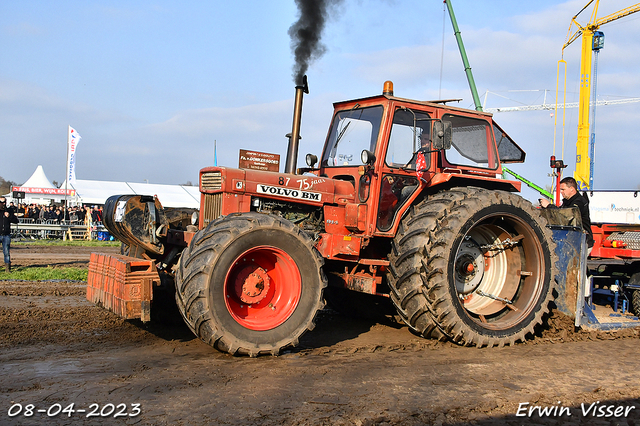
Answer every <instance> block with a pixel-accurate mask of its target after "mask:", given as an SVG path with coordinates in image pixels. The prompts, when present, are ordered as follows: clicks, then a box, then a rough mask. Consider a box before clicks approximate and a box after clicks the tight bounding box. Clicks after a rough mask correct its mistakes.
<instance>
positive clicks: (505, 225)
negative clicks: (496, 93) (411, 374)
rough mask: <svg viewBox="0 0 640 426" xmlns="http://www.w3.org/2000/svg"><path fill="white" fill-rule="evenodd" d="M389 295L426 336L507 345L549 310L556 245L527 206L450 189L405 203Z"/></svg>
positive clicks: (511, 197)
mask: <svg viewBox="0 0 640 426" xmlns="http://www.w3.org/2000/svg"><path fill="white" fill-rule="evenodd" d="M389 258H390V261H391V267H390V272H389V273H388V278H389V283H390V287H391V290H392V291H391V300H392V301H393V302H394V304H395V306H396V309H397V310H398V313H399V314H400V315H401V317H402V318H403V320H404V321H405V322H406V323H407V324H408V325H409V326H410V327H412V328H413V329H414V330H415V331H417V332H418V333H420V334H422V335H423V336H425V337H433V338H437V339H440V340H447V339H448V340H451V341H453V342H455V343H458V344H460V345H465V346H472V345H474V346H479V347H481V346H488V347H491V346H496V345H497V346H503V345H505V344H506V345H512V344H514V343H515V342H517V341H519V340H524V339H525V336H526V335H527V334H529V333H533V331H534V327H535V326H536V325H538V324H540V323H541V322H542V317H543V315H544V314H545V313H547V312H548V311H549V302H550V301H551V299H552V293H553V289H554V279H555V275H556V268H555V265H556V261H557V257H556V254H555V243H554V242H553V240H552V238H551V231H550V230H549V229H548V228H547V227H546V223H545V222H544V219H542V217H541V216H540V215H539V214H538V213H537V212H536V211H535V209H534V208H533V206H532V205H531V203H529V202H528V201H526V200H524V199H523V198H522V197H520V196H518V195H516V194H511V193H508V192H503V191H488V190H484V189H480V188H455V189H452V190H448V191H443V192H441V193H438V194H435V195H433V196H431V197H429V198H427V199H425V201H423V202H422V203H420V204H418V205H416V206H414V207H412V208H411V209H410V211H409V213H408V214H407V216H405V217H404V218H403V220H402V223H401V225H400V229H399V230H398V233H397V234H396V237H395V238H394V240H393V244H392V253H391V254H390V256H389Z"/></svg>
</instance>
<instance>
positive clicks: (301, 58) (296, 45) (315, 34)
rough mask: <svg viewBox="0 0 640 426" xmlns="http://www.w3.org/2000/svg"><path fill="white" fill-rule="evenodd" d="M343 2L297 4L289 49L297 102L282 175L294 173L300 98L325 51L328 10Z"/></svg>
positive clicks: (305, 0)
mask: <svg viewBox="0 0 640 426" xmlns="http://www.w3.org/2000/svg"><path fill="white" fill-rule="evenodd" d="M341 2H342V0H296V5H297V6H298V11H299V12H300V18H298V20H297V21H296V23H295V24H293V25H292V26H291V27H290V28H289V36H290V37H291V49H292V50H293V54H294V56H295V65H294V66H293V81H294V83H295V84H296V98H295V103H294V106H293V128H292V130H291V134H290V135H287V136H289V148H288V149H287V161H286V163H285V166H284V172H285V173H295V169H296V163H297V161H298V139H300V121H301V119H302V94H303V93H309V87H308V86H307V76H306V75H305V73H306V72H307V69H309V64H310V63H311V61H312V60H314V59H318V58H319V57H321V56H322V55H323V54H324V52H325V51H326V50H327V49H326V47H325V46H324V45H323V44H322V43H321V42H320V39H321V37H322V30H323V29H324V25H325V23H326V22H327V17H328V15H329V9H330V8H331V7H333V6H336V5H338V4H339V3H341Z"/></svg>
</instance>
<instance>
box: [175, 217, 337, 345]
mask: <svg viewBox="0 0 640 426" xmlns="http://www.w3.org/2000/svg"><path fill="white" fill-rule="evenodd" d="M322 266H323V259H322V257H321V256H320V254H319V253H318V252H317V250H316V249H315V248H314V246H313V242H312V240H311V239H310V238H309V237H308V236H307V235H306V234H305V233H304V232H302V231H301V230H300V229H299V228H298V227H296V226H295V225H293V224H292V223H291V222H289V221H287V220H285V219H282V218H279V217H277V216H271V215H266V214H260V213H242V214H234V215H229V216H226V217H223V218H220V219H217V220H216V221H214V222H212V223H211V224H210V225H209V226H208V227H207V228H206V229H204V230H201V231H199V232H198V233H197V234H196V235H195V237H194V239H193V240H192V242H191V244H190V245H189V247H188V248H187V249H185V251H184V252H183V254H182V257H181V259H180V262H179V265H178V271H177V273H176V302H177V304H178V308H179V310H180V312H181V313H182V315H183V317H184V319H185V321H186V323H187V325H188V326H189V327H190V328H191V330H192V331H193V332H194V333H195V334H196V335H197V336H198V337H199V338H200V339H202V340H203V341H204V342H205V343H207V344H209V345H211V346H213V347H215V348H217V349H219V350H221V351H223V352H228V353H230V354H243V355H250V356H257V355H260V354H272V355H277V354H278V353H279V352H280V351H281V350H282V349H283V348H285V347H287V346H295V345H297V344H298V339H299V338H300V336H301V335H302V334H303V333H304V332H305V331H307V330H311V329H313V328H314V325H315V324H314V320H315V316H316V314H317V312H318V311H319V310H320V309H322V308H323V306H324V302H323V295H322V293H323V290H324V288H325V287H326V285H327V280H326V277H325V275H324V273H323V270H322Z"/></svg>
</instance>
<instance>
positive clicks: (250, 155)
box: [238, 149, 280, 172]
mask: <svg viewBox="0 0 640 426" xmlns="http://www.w3.org/2000/svg"><path fill="white" fill-rule="evenodd" d="M238 163H239V167H240V168H241V169H253V170H266V171H270V172H278V171H279V170H280V155H279V154H268V153H266V152H258V151H247V150H246V149H241V150H240V160H239V161H238Z"/></svg>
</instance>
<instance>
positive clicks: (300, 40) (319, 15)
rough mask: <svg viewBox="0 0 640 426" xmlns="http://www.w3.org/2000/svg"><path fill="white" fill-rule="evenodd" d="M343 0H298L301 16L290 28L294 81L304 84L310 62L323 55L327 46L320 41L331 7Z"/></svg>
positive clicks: (300, 84) (297, 83) (299, 84)
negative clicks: (293, 57)
mask: <svg viewBox="0 0 640 426" xmlns="http://www.w3.org/2000/svg"><path fill="white" fill-rule="evenodd" d="M340 3H342V0H296V5H297V6H298V11H299V12H300V18H299V19H298V20H297V21H296V23H295V24H293V25H292V26H291V27H290V28H289V36H290V37H291V48H292V49H293V54H294V56H295V61H296V62H295V65H294V67H293V81H294V83H295V84H296V85H297V86H302V85H303V82H302V77H303V76H304V75H305V74H306V72H307V69H308V68H309V63H310V62H311V61H312V60H314V59H317V58H319V57H321V56H322V55H323V54H324V52H325V51H326V50H327V48H326V47H325V46H324V45H323V44H322V43H321V42H320V39H321V37H322V30H323V29H324V25H325V23H326V22H327V18H328V15H329V9H330V8H331V7H334V6H336V5H338V4H340Z"/></svg>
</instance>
